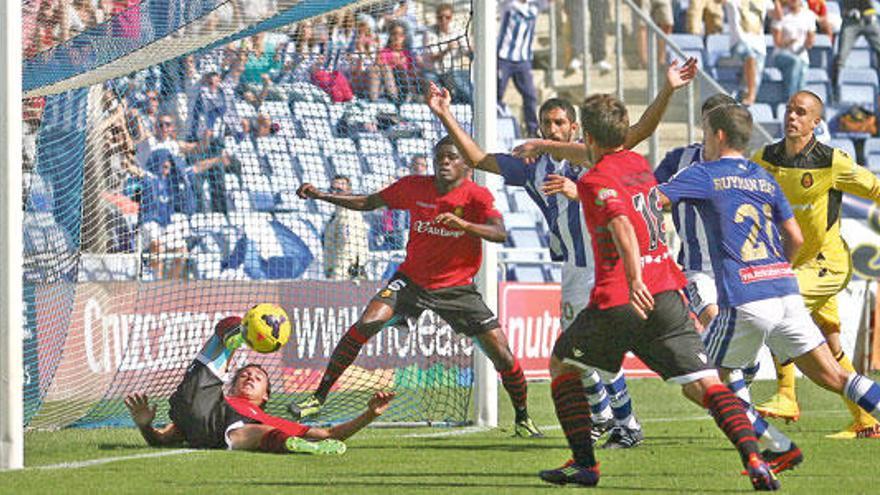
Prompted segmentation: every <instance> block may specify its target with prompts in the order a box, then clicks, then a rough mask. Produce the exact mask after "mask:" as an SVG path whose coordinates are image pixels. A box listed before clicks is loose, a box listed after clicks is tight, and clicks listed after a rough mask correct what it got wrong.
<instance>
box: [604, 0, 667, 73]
mask: <svg viewBox="0 0 880 495" xmlns="http://www.w3.org/2000/svg"><path fill="white" fill-rule="evenodd" d="M606 2H607V0H606ZM636 3H638V4H639V7H641V9H642V10H645V7H644V6H645V3H648V4H649V5H650V12H648V14H649V15H650V16H651V20H652V21H654V24H656V25H657V27H659V28H660V29H661V30H662V31H663V32H664V33H666V34H671V33H672V24H673V19H672V0H636ZM590 8H591V9H592V8H593V4H592V3H590ZM605 12H606V14H605V17H608V14H607V12H608V7H607V5H606V7H605ZM636 24H637V25H638V31H639V38H638V41H639V61H640V62H641V64H642V66H644V67H647V66H648V26H647V25H645V23H644V22H641V20H640V21H639V22H637V23H636ZM591 43H592V41H591ZM603 49H604V43H603ZM657 60H658V63H659V64H660V65H661V66H662V65H664V64H665V62H664V61H665V60H666V42H664V41H663V40H662V39H660V38H659V37H658V38H657Z"/></svg>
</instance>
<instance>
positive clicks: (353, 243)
mask: <svg viewBox="0 0 880 495" xmlns="http://www.w3.org/2000/svg"><path fill="white" fill-rule="evenodd" d="M330 191H331V192H332V193H334V194H351V181H350V180H349V179H348V177H346V176H344V175H337V176H336V177H334V178H333V181H332V182H331V183H330ZM367 231H368V228H367V223H366V222H365V221H364V217H363V214H361V213H360V212H358V211H354V210H348V209H346V208H342V207H340V206H337V207H336V211H335V212H334V213H333V216H332V217H330V220H328V221H327V226H326V227H325V229H324V235H323V241H324V273H325V275H326V276H327V278H328V279H329V280H360V279H364V278H365V277H366V271H365V267H366V262H367V256H368V250H369V246H368V244H367Z"/></svg>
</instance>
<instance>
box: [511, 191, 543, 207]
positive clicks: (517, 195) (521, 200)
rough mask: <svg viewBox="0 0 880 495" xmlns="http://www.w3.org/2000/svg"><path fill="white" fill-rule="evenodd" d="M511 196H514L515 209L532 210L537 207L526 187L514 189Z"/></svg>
mask: <svg viewBox="0 0 880 495" xmlns="http://www.w3.org/2000/svg"><path fill="white" fill-rule="evenodd" d="M511 196H512V198H513V207H514V210H513V211H531V210H533V209H536V208H537V206H536V205H535V203H534V202H533V201H532V198H531V197H530V196H529V193H527V192H526V191H525V189H520V188H517V189H514V190H513V192H512V193H511Z"/></svg>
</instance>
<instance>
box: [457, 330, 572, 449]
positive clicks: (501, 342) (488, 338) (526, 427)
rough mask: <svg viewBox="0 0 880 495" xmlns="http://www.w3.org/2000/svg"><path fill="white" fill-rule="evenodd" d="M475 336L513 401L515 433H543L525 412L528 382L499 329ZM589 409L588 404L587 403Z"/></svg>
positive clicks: (521, 434) (519, 434)
mask: <svg viewBox="0 0 880 495" xmlns="http://www.w3.org/2000/svg"><path fill="white" fill-rule="evenodd" d="M474 339H475V340H476V341H477V343H478V344H479V345H480V348H481V349H482V350H483V352H485V353H486V355H487V356H488V357H489V359H490V360H491V361H492V364H493V365H494V366H495V370H496V371H498V373H499V374H500V375H501V384H502V385H504V390H506V391H507V395H509V396H510V402H511V403H513V411H514V414H515V419H514V429H513V431H514V434H515V435H516V436H518V437H531V438H538V437H543V436H544V434H543V433H541V430H539V429H538V426H537V425H536V424H535V422H534V421H532V418H531V417H529V411H528V401H527V399H528V385H527V384H526V377H525V375H524V374H523V371H522V368H521V367H520V365H519V361H517V360H516V358H514V357H513V353H512V352H510V347H509V346H508V344H507V338H506V337H505V336H504V333H503V332H502V331H501V329H500V328H497V327H496V328H494V329H492V330H489V331H487V332H483V333H480V334H478V335H475V336H474ZM587 408H589V405H587Z"/></svg>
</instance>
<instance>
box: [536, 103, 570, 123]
mask: <svg viewBox="0 0 880 495" xmlns="http://www.w3.org/2000/svg"><path fill="white" fill-rule="evenodd" d="M557 108H559V109H562V111H564V112H565V116H566V117H568V120H569V121H571V122H577V113H576V112H575V110H574V105H572V104H571V102H569V101H568V100H566V99H563V98H550V99H549V100H547V101H545V102H544V103H543V104H541V108H540V109H539V110H538V117H539V118H540V117H543V116H544V114H545V113H546V112H549V111H550V110H556V109H557Z"/></svg>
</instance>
